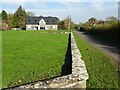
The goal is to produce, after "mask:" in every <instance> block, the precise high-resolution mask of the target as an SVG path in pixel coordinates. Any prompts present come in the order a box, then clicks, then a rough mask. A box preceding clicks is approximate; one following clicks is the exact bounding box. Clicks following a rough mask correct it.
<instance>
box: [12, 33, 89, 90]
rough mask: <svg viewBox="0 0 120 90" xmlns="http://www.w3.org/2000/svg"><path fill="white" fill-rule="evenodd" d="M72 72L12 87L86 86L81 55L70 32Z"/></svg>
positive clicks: (85, 73) (84, 69)
mask: <svg viewBox="0 0 120 90" xmlns="http://www.w3.org/2000/svg"><path fill="white" fill-rule="evenodd" d="M70 35H71V39H70V42H71V53H72V73H71V74H69V75H65V76H61V77H57V78H53V79H49V80H45V81H38V82H35V83H32V84H27V85H22V86H20V87H16V88H14V89H24V88H28V89H32V88H84V89H85V88H86V80H87V79H88V77H89V76H88V73H87V70H86V66H85V63H84V61H83V60H82V59H81V57H82V55H81V53H80V51H79V49H78V47H77V44H76V42H75V38H74V36H73V33H72V32H71V34H70Z"/></svg>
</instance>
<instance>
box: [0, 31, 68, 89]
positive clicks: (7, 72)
mask: <svg viewBox="0 0 120 90" xmlns="http://www.w3.org/2000/svg"><path fill="white" fill-rule="evenodd" d="M61 32H63V31H61ZM67 45H68V34H64V33H60V31H3V32H2V88H6V87H10V86H15V85H20V84H24V83H28V82H32V81H36V80H41V79H46V78H49V77H54V76H60V75H61V68H62V65H63V64H64V59H65V54H66V51H67Z"/></svg>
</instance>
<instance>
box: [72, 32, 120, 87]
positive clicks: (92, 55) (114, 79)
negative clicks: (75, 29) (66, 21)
mask: <svg viewBox="0 0 120 90" xmlns="http://www.w3.org/2000/svg"><path fill="white" fill-rule="evenodd" d="M74 35H75V39H76V42H77V45H78V48H79V50H80V51H81V54H82V59H83V60H84V61H85V64H86V68H87V70H88V74H89V80H88V81H87V88H88V89H89V88H118V87H119V81H120V78H118V77H119V75H118V71H119V70H118V67H117V65H115V63H114V62H113V60H112V59H111V58H110V57H108V56H106V55H104V54H103V53H101V52H100V51H99V50H97V49H96V48H94V47H93V46H91V45H89V43H87V42H85V41H84V40H82V39H81V38H80V37H79V36H78V35H76V34H75V33H74Z"/></svg>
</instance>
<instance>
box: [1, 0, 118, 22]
mask: <svg viewBox="0 0 120 90" xmlns="http://www.w3.org/2000/svg"><path fill="white" fill-rule="evenodd" d="M118 1H119V0H33V1H30V0H21V1H20V0H0V12H1V11H2V10H5V11H6V12H7V13H15V11H16V10H17V8H18V7H19V6H20V5H21V6H22V7H23V8H24V9H25V11H26V12H27V11H31V12H34V13H35V15H36V16H40V15H42V16H53V17H58V18H59V19H60V20H63V19H65V18H66V17H67V16H68V15H70V16H71V18H72V20H73V21H74V22H75V23H80V22H86V21H87V20H88V19H89V18H91V17H95V18H97V19H98V20H100V19H102V20H105V19H106V17H108V16H115V17H118Z"/></svg>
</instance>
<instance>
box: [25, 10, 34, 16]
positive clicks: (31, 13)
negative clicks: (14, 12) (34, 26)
mask: <svg viewBox="0 0 120 90" xmlns="http://www.w3.org/2000/svg"><path fill="white" fill-rule="evenodd" d="M26 15H27V16H35V13H34V12H31V11H28V12H27V13H26Z"/></svg>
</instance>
